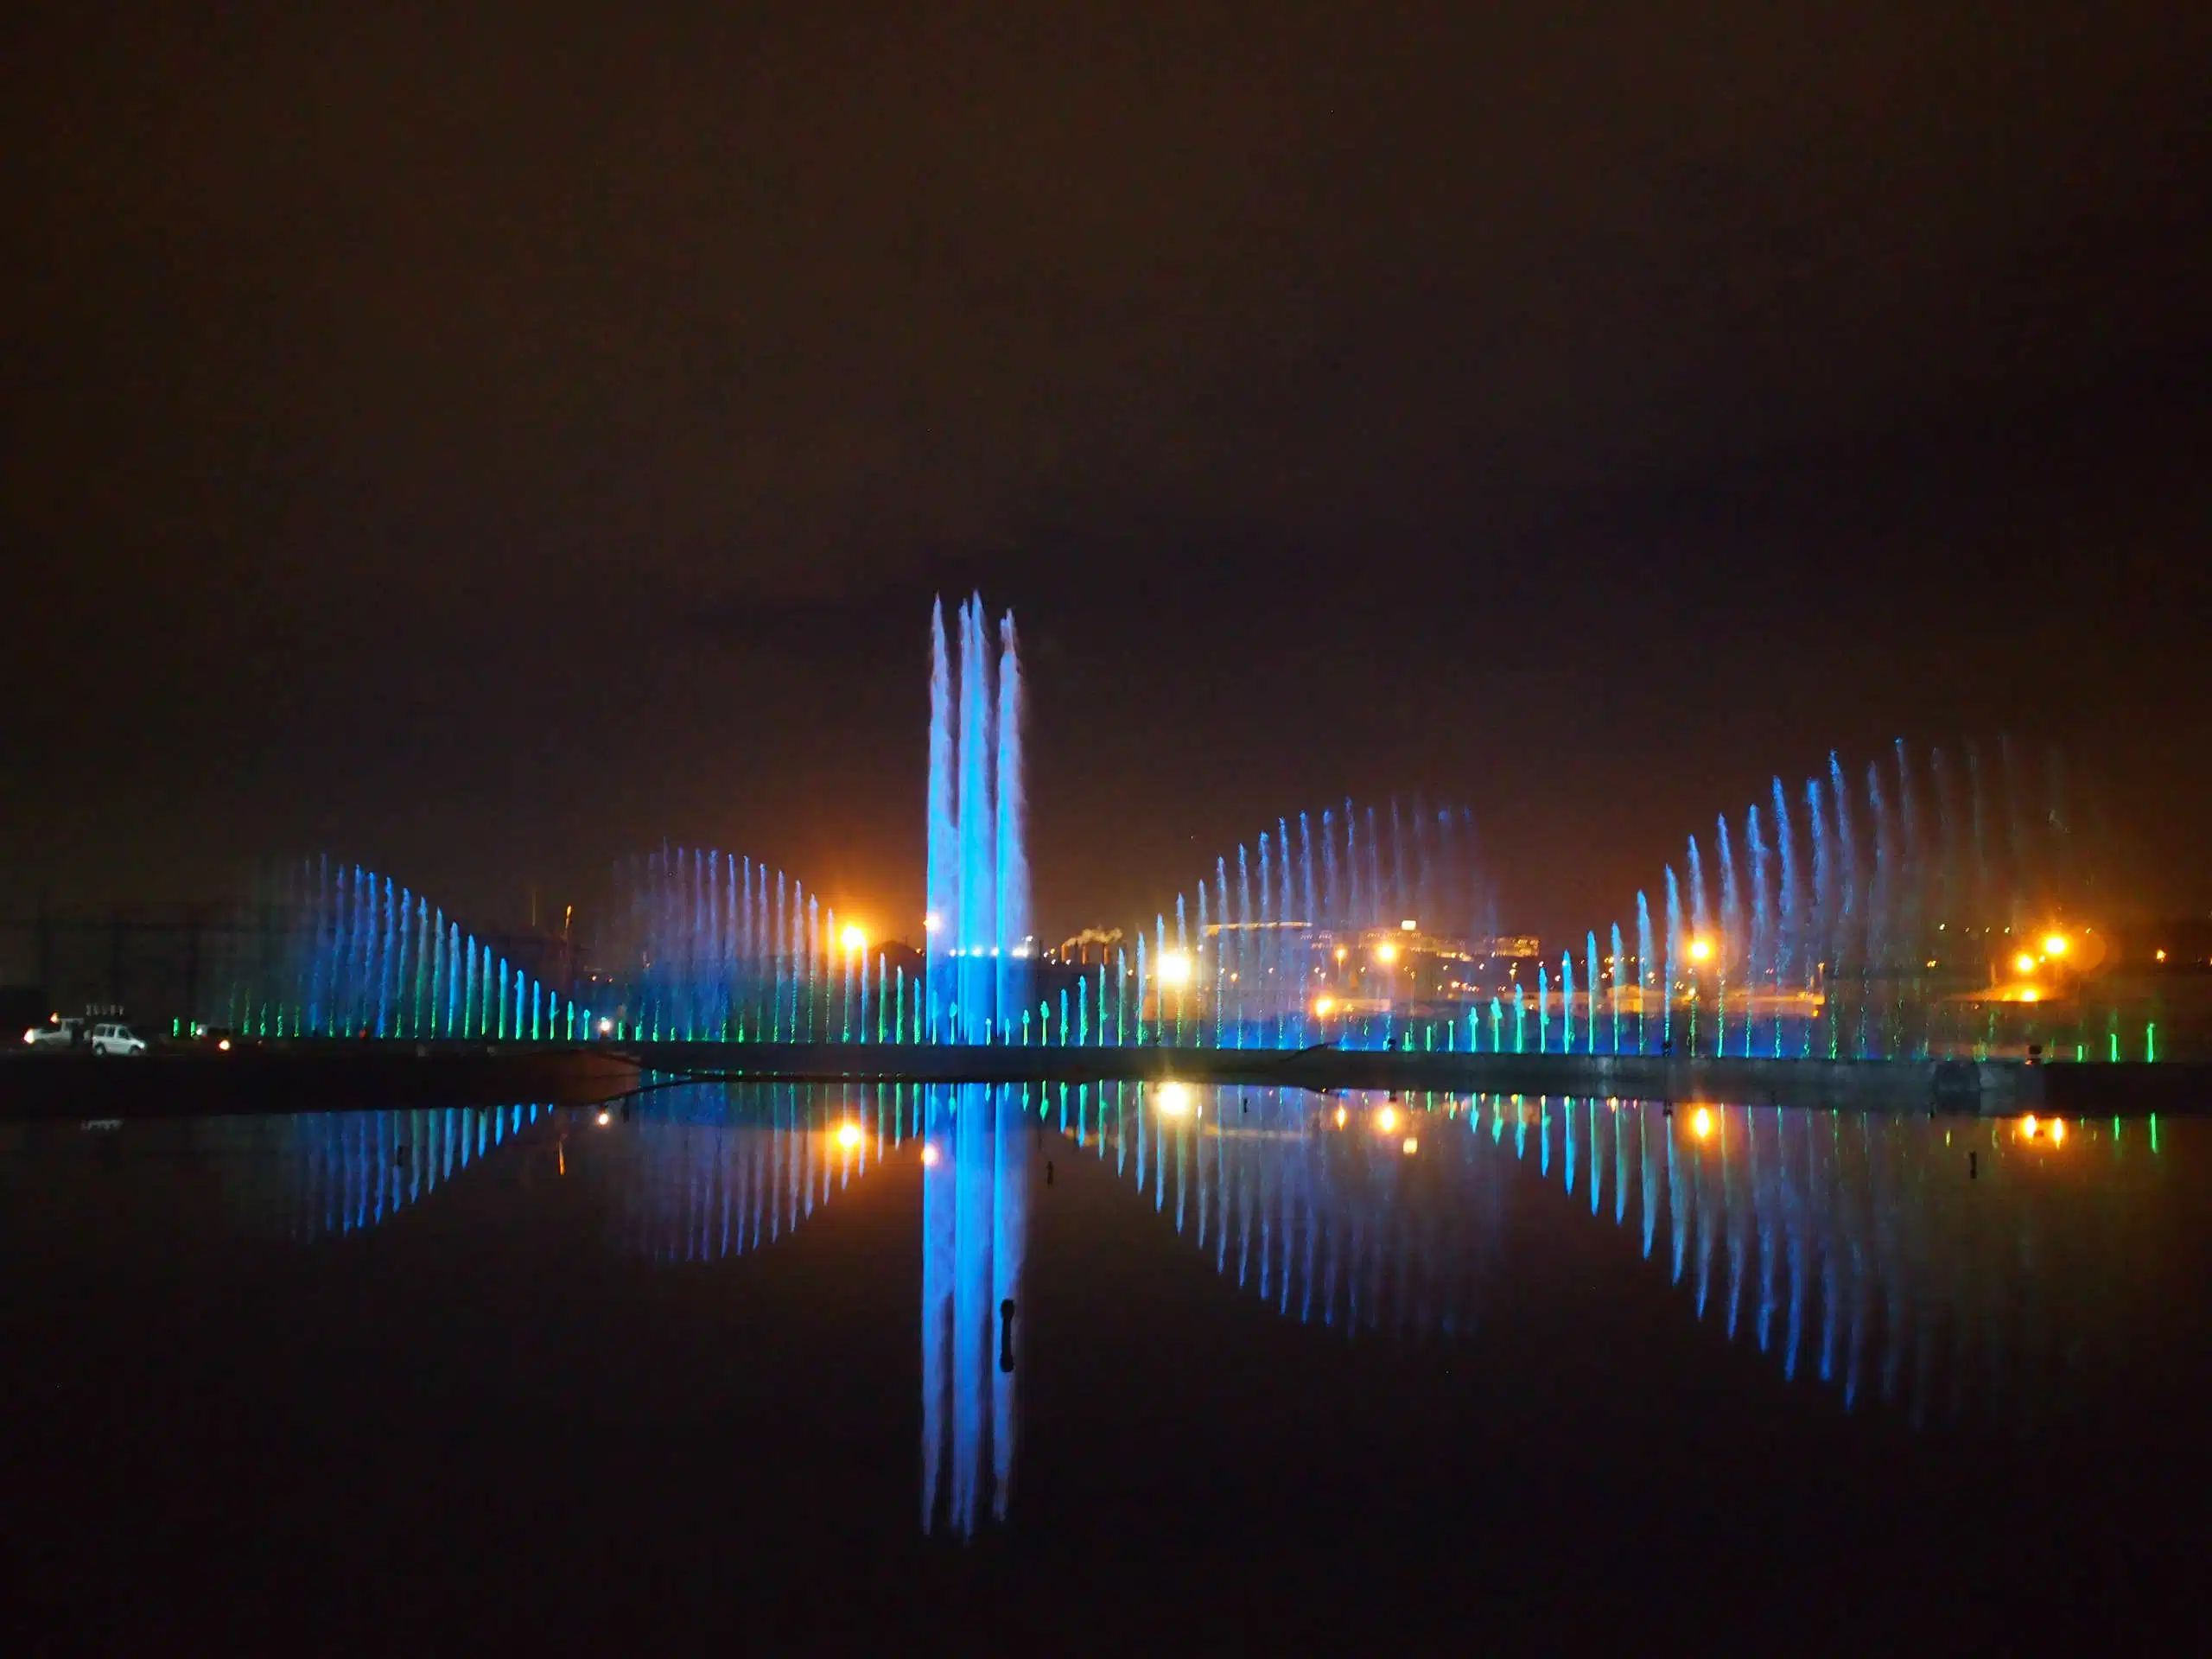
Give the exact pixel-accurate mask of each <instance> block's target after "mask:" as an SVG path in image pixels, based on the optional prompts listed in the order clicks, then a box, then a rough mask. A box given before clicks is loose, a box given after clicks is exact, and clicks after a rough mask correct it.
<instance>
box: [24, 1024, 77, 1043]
mask: <svg viewBox="0 0 2212 1659" xmlns="http://www.w3.org/2000/svg"><path fill="white" fill-rule="evenodd" d="M84 1024H85V1022H84V1021H83V1020H52V1021H49V1022H48V1024H46V1025H43V1026H33V1027H31V1028H30V1029H29V1031H27V1032H25V1033H23V1041H24V1042H25V1043H27V1044H29V1046H31V1047H33V1048H74V1047H75V1046H77V1038H78V1034H79V1032H80V1031H81V1030H82V1029H83V1027H84Z"/></svg>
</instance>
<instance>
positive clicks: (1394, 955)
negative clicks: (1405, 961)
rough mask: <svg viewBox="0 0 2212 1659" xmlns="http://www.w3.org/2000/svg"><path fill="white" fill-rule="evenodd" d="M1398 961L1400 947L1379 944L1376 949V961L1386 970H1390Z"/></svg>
mask: <svg viewBox="0 0 2212 1659" xmlns="http://www.w3.org/2000/svg"><path fill="white" fill-rule="evenodd" d="M1397 959H1398V947H1397V946H1396V945H1395V944H1378V945H1376V947H1375V960H1376V961H1377V962H1379V963H1382V964H1383V966H1384V967H1385V968H1388V967H1389V965H1390V964H1391V963H1394V962H1395V961H1396V960H1397Z"/></svg>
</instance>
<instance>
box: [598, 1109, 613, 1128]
mask: <svg viewBox="0 0 2212 1659" xmlns="http://www.w3.org/2000/svg"><path fill="white" fill-rule="evenodd" d="M613 1121H614V1114H613V1113H612V1112H601V1114H600V1115H599V1127H600V1128H602V1129H603V1128H606V1127H607V1125H608V1124H610V1123H612V1122H613Z"/></svg>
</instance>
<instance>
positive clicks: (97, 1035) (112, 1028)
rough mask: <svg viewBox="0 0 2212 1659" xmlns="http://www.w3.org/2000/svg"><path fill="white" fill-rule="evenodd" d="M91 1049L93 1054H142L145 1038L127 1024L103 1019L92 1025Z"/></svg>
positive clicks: (144, 1049)
mask: <svg viewBox="0 0 2212 1659" xmlns="http://www.w3.org/2000/svg"><path fill="white" fill-rule="evenodd" d="M92 1052H93V1053H95V1054H143V1053H144V1052H146V1039H144V1038H143V1037H141V1036H140V1035H139V1034H138V1033H137V1032H135V1031H133V1030H131V1029H130V1027H128V1026H125V1025H118V1024H115V1023H113V1022H109V1021H103V1022H102V1023H101V1024H99V1025H97V1026H94V1027H92Z"/></svg>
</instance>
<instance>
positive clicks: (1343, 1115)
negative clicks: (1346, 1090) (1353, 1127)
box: [1337, 1106, 1351, 1129]
mask: <svg viewBox="0 0 2212 1659" xmlns="http://www.w3.org/2000/svg"><path fill="white" fill-rule="evenodd" d="M1350 1118H1351V1113H1350V1112H1348V1111H1346V1110H1345V1109H1344V1108H1343V1107H1341V1106H1339V1107H1338V1108H1337V1127H1338V1128H1340V1129H1341V1128H1344V1124H1345V1122H1347V1121H1348V1120H1349V1119H1350Z"/></svg>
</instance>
